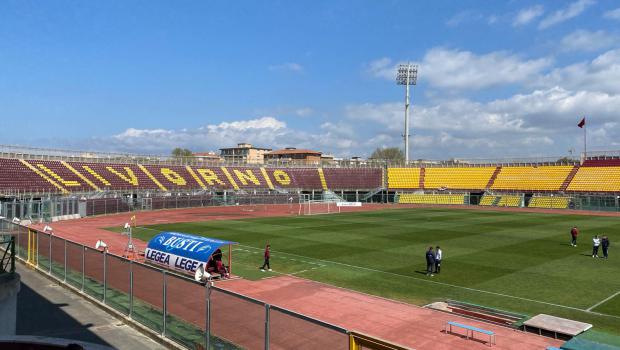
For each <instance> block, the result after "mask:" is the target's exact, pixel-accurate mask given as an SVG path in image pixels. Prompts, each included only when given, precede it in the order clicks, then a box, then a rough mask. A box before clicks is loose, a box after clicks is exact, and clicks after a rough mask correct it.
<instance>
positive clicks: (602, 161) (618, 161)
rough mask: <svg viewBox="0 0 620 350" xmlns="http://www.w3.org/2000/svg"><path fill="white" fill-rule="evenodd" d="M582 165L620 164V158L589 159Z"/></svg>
mask: <svg viewBox="0 0 620 350" xmlns="http://www.w3.org/2000/svg"><path fill="white" fill-rule="evenodd" d="M581 166H620V159H618V158H612V159H588V160H585V161H584V162H583V164H582V165H581Z"/></svg>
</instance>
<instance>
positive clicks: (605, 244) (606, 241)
mask: <svg viewBox="0 0 620 350" xmlns="http://www.w3.org/2000/svg"><path fill="white" fill-rule="evenodd" d="M601 248H603V258H605V259H607V252H608V251H609V238H608V237H607V236H603V239H601Z"/></svg>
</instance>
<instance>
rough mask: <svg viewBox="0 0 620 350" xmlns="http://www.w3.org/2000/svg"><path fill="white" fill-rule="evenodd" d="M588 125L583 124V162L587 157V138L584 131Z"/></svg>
mask: <svg viewBox="0 0 620 350" xmlns="http://www.w3.org/2000/svg"><path fill="white" fill-rule="evenodd" d="M587 124H588V123H584V124H583V158H584V160H585V159H586V158H587V157H588V142H587V141H588V138H587V136H586V135H587V134H586V129H587V128H588V125H587Z"/></svg>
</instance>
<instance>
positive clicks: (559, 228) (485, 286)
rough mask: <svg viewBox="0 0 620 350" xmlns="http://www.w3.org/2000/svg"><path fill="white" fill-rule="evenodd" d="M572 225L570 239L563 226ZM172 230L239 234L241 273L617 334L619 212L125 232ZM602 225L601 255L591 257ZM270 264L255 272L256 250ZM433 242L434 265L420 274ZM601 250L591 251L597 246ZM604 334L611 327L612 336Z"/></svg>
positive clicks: (252, 222) (410, 215) (393, 213)
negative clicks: (463, 305) (454, 303)
mask: <svg viewBox="0 0 620 350" xmlns="http://www.w3.org/2000/svg"><path fill="white" fill-rule="evenodd" d="M572 225H577V226H578V227H579V228H580V230H581V235H580V236H579V242H578V246H577V247H571V246H570V245H569V244H568V242H569V238H570V236H569V229H570V227H571V226H572ZM159 231H179V232H187V233H194V234H198V235H204V236H209V237H216V238H221V239H226V240H231V241H235V242H239V243H240V244H239V245H237V246H235V250H234V252H233V272H234V273H235V274H238V275H241V276H243V277H245V278H249V279H258V278H265V277H269V276H272V275H274V274H275V275H277V274H281V273H284V274H294V275H298V276H300V277H304V278H309V279H313V280H317V281H321V282H325V283H329V284H332V285H336V286H339V287H345V288H349V289H353V290H358V291H361V292H366V293H370V294H374V295H379V296H383V297H387V298H392V299H397V300H402V301H406V302H410V303H415V304H419V305H424V304H427V303H429V302H432V301H438V300H445V299H455V300H460V301H466V302H471V303H476V304H482V305H486V306H490V307H495V308H500V309H504V310H508V311H514V312H519V313H524V314H529V315H533V314H538V313H547V314H552V315H556V316H560V317H566V318H571V319H575V320H579V321H583V322H588V323H592V324H594V326H595V329H596V330H597V331H602V332H605V333H608V334H610V335H616V336H617V335H620V294H619V292H620V278H619V277H618V276H620V255H616V251H615V249H614V248H615V246H614V243H615V242H618V241H619V240H620V218H614V217H594V216H578V215H555V214H544V213H541V214H538V213H514V212H499V211H497V212H496V211H474V210H465V209H395V210H383V211H375V212H357V213H347V214H335V215H321V216H310V217H282V218H260V219H244V220H226V221H208V222H200V223H182V224H170V225H154V226H149V227H146V228H137V229H136V230H135V231H134V236H135V237H137V238H140V239H142V240H145V241H148V240H149V239H150V238H151V237H152V236H154V235H155V234H157V232H159ZM594 234H606V235H608V236H609V237H610V241H611V242H612V247H611V249H610V259H609V260H603V259H593V258H592V257H591V239H592V235H594ZM267 242H268V243H270V244H271V246H272V249H273V254H272V268H273V269H274V272H273V273H271V274H270V273H262V272H260V271H259V270H258V268H257V267H258V266H259V265H260V264H261V263H262V249H263V247H264V245H265V244H266V243H267ZM430 245H432V246H435V245H440V246H441V247H442V249H443V252H444V260H443V263H442V272H441V274H440V275H436V276H434V277H427V276H425V275H424V270H425V267H426V265H425V259H424V253H425V250H426V249H427V248H428V246H430ZM599 254H600V253H599ZM612 338H613V336H612Z"/></svg>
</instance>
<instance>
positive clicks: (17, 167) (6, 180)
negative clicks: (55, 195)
mask: <svg viewBox="0 0 620 350" xmlns="http://www.w3.org/2000/svg"><path fill="white" fill-rule="evenodd" d="M0 189H3V190H15V191H22V192H49V191H52V192H59V189H58V188H56V187H55V186H54V185H52V184H51V183H50V182H48V181H47V180H45V179H43V178H42V177H41V176H40V175H38V174H37V173H35V172H34V171H32V170H31V169H30V168H28V167H27V166H25V165H24V164H22V163H21V162H20V161H19V160H17V159H6V158H0Z"/></svg>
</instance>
